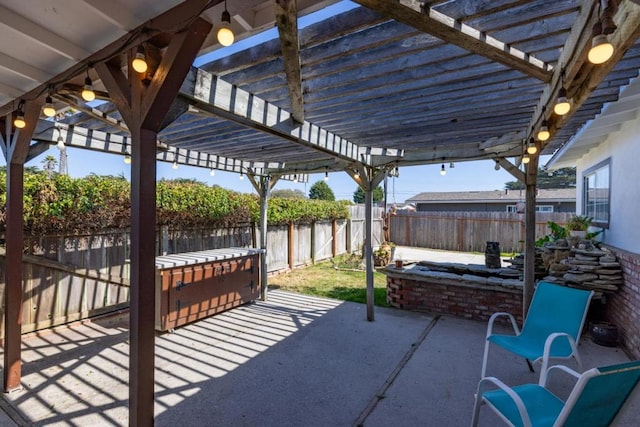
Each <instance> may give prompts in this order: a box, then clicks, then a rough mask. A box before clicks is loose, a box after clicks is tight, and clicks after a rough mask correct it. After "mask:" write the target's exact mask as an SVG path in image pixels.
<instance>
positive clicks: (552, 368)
mask: <svg viewBox="0 0 640 427" xmlns="http://www.w3.org/2000/svg"><path fill="white" fill-rule="evenodd" d="M555 369H558V370H560V371H564V372H566V373H567V374H569V375H571V376H572V377H574V378H576V379H578V378H580V374H579V373H578V372H576V371H574V370H573V369H571V368H569V367H567V366H564V365H553V366H549V368H548V369H547V375H546V378H545V381H546V382H545V384H539V385H541V386H543V387H544V388H547V383H548V382H549V378H550V376H551V375H550V374H551V371H552V370H555Z"/></svg>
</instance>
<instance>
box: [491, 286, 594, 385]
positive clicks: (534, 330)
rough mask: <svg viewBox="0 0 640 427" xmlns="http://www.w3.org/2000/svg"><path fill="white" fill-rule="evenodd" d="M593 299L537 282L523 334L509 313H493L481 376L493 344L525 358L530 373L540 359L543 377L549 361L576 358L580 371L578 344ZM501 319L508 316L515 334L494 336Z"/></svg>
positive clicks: (584, 293)
mask: <svg viewBox="0 0 640 427" xmlns="http://www.w3.org/2000/svg"><path fill="white" fill-rule="evenodd" d="M592 296H593V292H592V291H585V290H582V289H575V288H568V287H566V286H559V285H554V284H552V283H548V282H539V283H538V286H537V287H536V290H535V292H534V294H533V300H532V301H531V306H530V307H529V313H528V314H527V318H526V319H525V321H524V325H523V326H522V331H520V329H519V328H518V324H517V323H516V319H515V318H514V317H513V315H512V314H510V313H502V312H500V313H494V314H493V315H492V316H491V318H489V324H488V326H487V336H486V341H485V344H484V356H483V359H482V372H481V375H480V377H481V378H484V377H485V376H486V375H485V374H486V371H487V361H488V358H489V346H490V344H492V343H493V344H495V345H498V346H500V347H502V348H504V349H506V350H508V351H510V352H512V353H515V354H517V355H518V356H522V357H524V358H525V360H526V361H527V364H528V365H529V369H530V370H531V372H533V365H532V363H531V362H533V363H535V362H539V361H540V360H542V375H545V372H546V370H547V366H548V363H549V358H563V359H568V358H570V357H573V358H575V359H576V362H577V363H578V367H579V368H580V370H582V361H581V360H580V355H579V354H578V346H577V343H578V341H579V339H580V334H581V332H582V327H583V326H584V321H585V318H586V316H587V311H588V310H589V302H590V301H591V297H592ZM500 316H507V317H509V319H510V320H511V326H513V331H514V333H515V335H500V334H494V333H493V323H494V322H495V320H496V319H497V318H498V317H500Z"/></svg>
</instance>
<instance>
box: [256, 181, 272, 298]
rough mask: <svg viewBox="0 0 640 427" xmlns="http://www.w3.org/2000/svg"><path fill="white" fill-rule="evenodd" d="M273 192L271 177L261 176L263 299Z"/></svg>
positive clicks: (261, 294) (261, 271) (261, 272)
mask: <svg viewBox="0 0 640 427" xmlns="http://www.w3.org/2000/svg"><path fill="white" fill-rule="evenodd" d="M270 192H271V177H270V176H263V177H261V178H260V192H259V194H260V248H261V249H262V250H263V253H262V255H261V256H260V282H261V283H260V285H261V288H260V298H261V299H262V301H266V300H267V284H268V283H267V277H268V274H267V273H268V272H267V256H268V255H269V253H268V251H267V227H268V221H267V219H268V218H267V212H268V210H269V209H268V208H269V193H270Z"/></svg>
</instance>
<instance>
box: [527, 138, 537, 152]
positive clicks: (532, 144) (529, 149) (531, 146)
mask: <svg viewBox="0 0 640 427" xmlns="http://www.w3.org/2000/svg"><path fill="white" fill-rule="evenodd" d="M537 152H538V147H536V144H535V142H534V141H533V138H531V139H530V140H529V143H528V144H527V153H529V154H536V153H537Z"/></svg>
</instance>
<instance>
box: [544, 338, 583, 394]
mask: <svg viewBox="0 0 640 427" xmlns="http://www.w3.org/2000/svg"><path fill="white" fill-rule="evenodd" d="M557 338H566V339H567V340H568V341H569V345H570V346H571V351H572V352H573V353H577V351H578V348H577V346H576V341H575V340H574V339H573V337H572V336H571V335H569V334H567V333H566V332H554V333H552V334H550V335H549V336H548V337H547V339H546V340H545V342H544V351H543V353H542V370H541V372H540V380H539V381H538V384H539V385H541V386H543V387H544V385H545V384H546V383H547V374H548V372H549V371H550V370H551V368H549V369H547V366H548V365H549V357H550V354H551V346H552V345H553V342H554V341H555V340H556V339H557ZM552 367H553V366H552ZM567 369H569V368H567Z"/></svg>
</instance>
